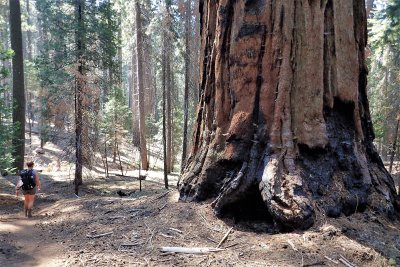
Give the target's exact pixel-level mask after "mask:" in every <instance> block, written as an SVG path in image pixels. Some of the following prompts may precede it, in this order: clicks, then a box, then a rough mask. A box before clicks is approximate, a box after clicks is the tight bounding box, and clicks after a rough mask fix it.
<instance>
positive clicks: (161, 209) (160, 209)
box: [158, 203, 168, 211]
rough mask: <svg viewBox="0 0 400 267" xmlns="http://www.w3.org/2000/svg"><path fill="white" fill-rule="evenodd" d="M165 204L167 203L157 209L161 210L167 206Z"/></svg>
mask: <svg viewBox="0 0 400 267" xmlns="http://www.w3.org/2000/svg"><path fill="white" fill-rule="evenodd" d="M167 204H168V203H165V204H164V205H163V206H162V207H161V208H158V211H162V210H163V209H164V208H165V207H166V206H167Z"/></svg>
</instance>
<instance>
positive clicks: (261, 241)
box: [0, 147, 400, 266]
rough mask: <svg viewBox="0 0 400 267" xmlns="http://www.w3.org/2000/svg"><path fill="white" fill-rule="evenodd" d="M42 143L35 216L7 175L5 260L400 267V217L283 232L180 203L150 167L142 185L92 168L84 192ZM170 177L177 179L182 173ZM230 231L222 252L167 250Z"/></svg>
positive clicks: (0, 251) (0, 235)
mask: <svg viewBox="0 0 400 267" xmlns="http://www.w3.org/2000/svg"><path fill="white" fill-rule="evenodd" d="M45 149H46V153H45V154H44V155H43V154H41V155H36V156H35V157H36V158H34V160H35V161H36V162H38V163H39V164H38V165H39V166H37V167H38V168H39V169H43V173H42V174H41V181H42V188H43V190H42V192H41V193H39V194H38V195H37V200H36V203H35V209H34V212H33V218H30V219H27V218H25V217H24V216H23V212H22V205H23V202H22V201H23V200H22V198H21V197H20V198H17V197H15V195H14V186H13V183H15V181H16V179H17V177H10V176H8V177H6V178H4V177H0V265H1V266H345V265H344V264H343V263H342V262H341V261H343V260H344V258H345V259H347V260H348V261H349V262H351V263H352V264H355V265H356V266H396V264H397V266H400V230H399V229H400V222H399V221H390V220H388V219H387V218H385V217H382V216H380V215H379V214H375V213H374V212H372V211H366V212H365V213H357V214H355V215H353V216H350V217H341V218H338V219H326V218H319V219H317V223H316V224H315V225H314V226H313V227H312V228H311V229H309V230H308V231H295V232H291V233H278V232H277V229H276V228H275V227H274V225H273V224H270V223H267V222H260V221H258V222H257V221H252V222H244V221H235V220H234V219H229V218H228V219H224V220H220V219H218V218H216V217H215V216H214V215H213V213H212V210H211V207H210V203H208V202H204V203H182V202H178V201H177V199H178V192H177V191H176V189H172V188H171V190H170V191H167V190H165V189H164V186H163V182H162V181H163V178H162V173H160V172H149V173H148V176H147V178H146V180H145V181H142V191H140V190H139V181H138V180H137V179H134V178H129V177H120V176H116V175H113V176H111V177H110V178H107V179H106V178H104V177H103V175H102V174H101V172H99V173H95V172H90V173H86V175H85V178H84V179H85V180H84V181H85V185H84V186H83V187H82V190H81V194H80V198H77V197H76V196H74V195H73V187H72V181H71V179H72V178H71V169H70V167H69V166H70V165H68V164H66V163H62V164H61V168H58V167H55V165H54V164H53V165H52V164H51V163H52V162H54V159H55V154H56V153H57V148H56V147H47V148H46V147H45ZM40 164H42V165H41V166H40ZM56 169H58V170H56ZM128 174H129V175H130V176H135V177H138V173H137V172H130V173H128ZM169 179H170V181H171V183H170V184H171V185H175V184H176V179H177V176H170V177H169ZM120 190H121V191H122V192H123V193H125V194H127V195H128V196H124V197H120V196H119V195H118V194H117V192H118V191H120ZM231 228H232V231H231V232H230V233H229V235H228V237H227V239H226V240H225V241H224V242H223V243H222V244H221V246H220V248H222V249H223V250H222V251H218V252H212V253H208V254H179V253H176V254H171V253H163V252H161V251H160V248H161V247H167V246H168V247H211V248H215V247H217V245H218V243H220V241H221V240H222V239H223V237H224V236H225V234H226V233H227V232H228V231H229V229H231ZM341 257H342V258H341ZM348 266H350V265H348Z"/></svg>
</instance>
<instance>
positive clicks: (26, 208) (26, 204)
mask: <svg viewBox="0 0 400 267" xmlns="http://www.w3.org/2000/svg"><path fill="white" fill-rule="evenodd" d="M29 196H30V195H28V194H26V195H24V213H25V217H28V209H29Z"/></svg>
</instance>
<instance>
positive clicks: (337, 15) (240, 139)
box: [180, 0, 396, 228]
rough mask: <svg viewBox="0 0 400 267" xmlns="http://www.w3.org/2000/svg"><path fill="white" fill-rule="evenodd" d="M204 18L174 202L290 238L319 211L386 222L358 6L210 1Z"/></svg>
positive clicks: (388, 180)
mask: <svg viewBox="0 0 400 267" xmlns="http://www.w3.org/2000/svg"><path fill="white" fill-rule="evenodd" d="M200 12H201V35H202V46H201V53H202V55H201V58H202V62H201V64H200V66H201V68H202V70H201V76H200V90H201V95H200V97H201V99H200V105H199V108H198V114H197V121H196V129H195V133H194V142H193V147H192V151H191V155H190V157H189V159H188V162H187V164H186V166H185V169H184V172H183V174H182V184H181V185H180V194H181V195H180V196H181V197H180V198H181V199H182V200H190V199H194V200H197V201H201V200H205V199H208V198H215V200H214V202H213V204H212V206H213V208H214V211H215V213H216V214H217V215H224V214H227V213H235V212H236V215H240V212H241V210H247V211H249V212H252V213H260V214H259V215H262V216H270V217H272V218H273V219H274V221H275V222H277V223H279V224H281V225H283V226H286V227H289V228H307V227H309V226H311V225H312V224H313V223H314V221H315V218H316V213H321V215H322V216H324V214H326V215H327V216H332V217H337V216H340V215H341V214H345V215H350V214H352V213H354V212H358V211H363V210H365V209H366V208H372V209H374V210H376V211H377V212H382V213H386V214H389V215H394V214H395V213H394V212H395V208H394V207H395V204H396V201H395V187H394V183H393V179H392V177H391V176H390V175H389V173H388V172H387V171H386V170H385V168H384V166H383V163H382V161H381V159H380V158H379V155H378V153H377V152H376V150H375V147H374V145H373V143H372V141H373V139H374V133H373V130H372V124H371V118H370V112H369V106H368V100H367V96H366V81H367V79H366V75H367V69H366V66H365V59H364V49H365V46H366V37H367V36H366V14H365V5H364V1H363V0H348V1H333V0H328V1H308V0H295V1H283V0H279V1H278V0H276V1H273V2H267V1H263V0H235V1H234V0H224V1H220V2H219V4H218V5H217V4H216V3H215V1H212V0H206V1H204V2H201V3H200ZM253 215H254V214H253Z"/></svg>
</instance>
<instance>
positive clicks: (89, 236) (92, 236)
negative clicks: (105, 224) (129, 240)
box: [86, 232, 114, 238]
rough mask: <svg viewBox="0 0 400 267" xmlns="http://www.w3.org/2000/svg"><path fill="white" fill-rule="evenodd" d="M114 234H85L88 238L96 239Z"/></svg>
mask: <svg viewBox="0 0 400 267" xmlns="http://www.w3.org/2000/svg"><path fill="white" fill-rule="evenodd" d="M113 233H114V232H108V233H104V234H98V235H91V234H87V235H86V237H88V238H98V237H102V236H107V235H111V234H113Z"/></svg>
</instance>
